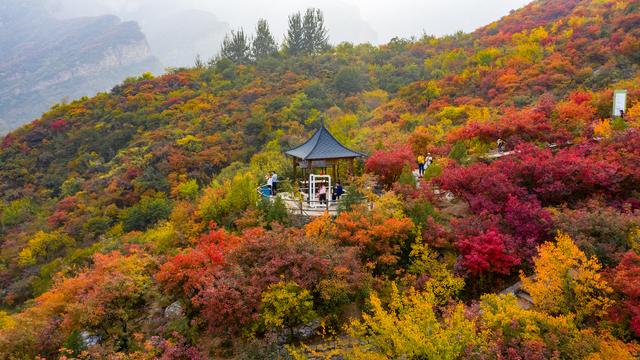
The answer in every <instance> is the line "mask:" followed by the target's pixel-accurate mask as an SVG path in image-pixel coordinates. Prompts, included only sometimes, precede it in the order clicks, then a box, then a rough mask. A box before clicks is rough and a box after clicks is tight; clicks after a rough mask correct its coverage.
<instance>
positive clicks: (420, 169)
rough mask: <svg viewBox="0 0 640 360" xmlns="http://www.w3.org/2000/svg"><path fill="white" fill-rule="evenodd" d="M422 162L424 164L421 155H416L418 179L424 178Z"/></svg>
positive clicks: (423, 158)
mask: <svg viewBox="0 0 640 360" xmlns="http://www.w3.org/2000/svg"><path fill="white" fill-rule="evenodd" d="M424 162H425V157H424V156H422V155H418V176H419V177H422V176H424Z"/></svg>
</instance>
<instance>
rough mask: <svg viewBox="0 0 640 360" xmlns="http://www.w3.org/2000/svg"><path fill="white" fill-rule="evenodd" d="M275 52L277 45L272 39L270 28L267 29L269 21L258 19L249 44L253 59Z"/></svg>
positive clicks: (276, 51)
mask: <svg viewBox="0 0 640 360" xmlns="http://www.w3.org/2000/svg"><path fill="white" fill-rule="evenodd" d="M277 53H278V46H277V45H276V41H275V40H274V39H273V35H271V30H269V23H267V20H265V19H260V20H258V25H257V26H256V37H255V38H254V39H253V43H252V44H251V55H252V56H253V58H254V59H255V60H260V59H264V58H267V57H270V56H274V55H275V54H277Z"/></svg>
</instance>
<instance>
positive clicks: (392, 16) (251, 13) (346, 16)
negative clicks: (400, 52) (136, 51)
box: [50, 0, 527, 65]
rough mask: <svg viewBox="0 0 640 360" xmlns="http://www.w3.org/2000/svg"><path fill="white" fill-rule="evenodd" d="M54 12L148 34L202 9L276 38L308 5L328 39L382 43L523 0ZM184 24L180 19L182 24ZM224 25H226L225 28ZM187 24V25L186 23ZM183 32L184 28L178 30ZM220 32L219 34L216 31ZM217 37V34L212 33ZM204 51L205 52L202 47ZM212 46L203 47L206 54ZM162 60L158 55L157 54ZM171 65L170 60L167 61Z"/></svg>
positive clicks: (465, 23) (68, 5)
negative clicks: (128, 23)
mask: <svg viewBox="0 0 640 360" xmlns="http://www.w3.org/2000/svg"><path fill="white" fill-rule="evenodd" d="M50 1H51V2H52V3H54V2H55V7H56V9H57V11H58V14H59V15H60V16H79V15H100V14H105V13H112V14H115V15H118V16H120V17H121V18H123V19H126V20H135V21H138V22H139V23H140V24H141V26H142V29H143V31H144V32H145V33H147V32H148V33H147V36H148V37H149V38H150V43H151V46H152V48H153V47H155V45H154V42H155V41H154V39H153V37H154V35H153V34H154V33H157V29H158V28H162V27H165V28H169V27H170V26H171V25H170V22H169V23H167V22H166V21H165V20H166V19H170V18H172V17H173V18H175V16H178V15H176V14H180V16H183V17H182V19H185V17H184V16H186V14H185V13H184V12H185V11H186V10H192V9H196V10H201V11H206V12H208V13H210V14H211V16H215V18H216V19H217V20H218V21H219V22H220V23H216V26H214V27H215V29H216V31H217V32H225V31H227V30H228V29H230V28H234V29H235V28H239V27H243V28H244V29H245V30H253V28H254V27H255V23H256V21H257V19H259V18H265V19H267V20H268V21H269V23H270V25H271V28H272V31H273V33H274V34H275V35H276V36H277V37H278V38H279V40H281V39H282V37H283V35H284V33H285V32H286V26H287V15H288V14H290V13H292V12H295V11H302V10H304V9H306V8H308V7H316V8H320V9H322V10H323V11H324V13H325V18H326V22H327V27H328V29H329V35H330V38H331V42H333V43H339V42H342V41H350V42H354V43H361V42H370V43H373V44H381V43H386V42H388V41H389V40H390V39H392V38H394V37H407V38H408V37H411V36H420V35H422V34H423V33H427V34H431V35H445V34H451V33H454V32H456V31H459V30H462V31H473V30H475V29H476V28H477V27H479V26H482V25H483V24H486V23H488V22H491V21H494V20H497V19H499V18H501V17H502V16H504V15H507V14H508V13H509V11H510V10H512V9H516V8H519V7H521V6H522V5H524V4H526V3H527V1H526V0H452V1H439V0H397V1H389V0H323V1H317V0H316V1H312V0H295V1H294V0H273V1H259V0H236V1H221V0H184V1H177V0H129V1H127V0H50ZM192 14H193V17H191V18H189V17H188V16H187V17H186V18H189V19H194V23H201V16H202V13H201V12H199V13H192ZM182 24H185V23H182ZM225 25H227V26H228V28H225ZM190 26H191V25H190ZM182 30H183V32H185V33H188V32H189V28H183V29H182ZM222 35H223V34H222ZM216 36H218V37H220V36H221V35H220V34H216ZM206 50H208V51H206ZM217 50H218V46H217V44H216V46H213V47H212V48H211V49H203V50H202V55H203V56H205V57H207V56H209V55H212V54H213V53H215V52H217ZM160 57H161V58H162V55H161V54H160ZM167 65H176V64H167Z"/></svg>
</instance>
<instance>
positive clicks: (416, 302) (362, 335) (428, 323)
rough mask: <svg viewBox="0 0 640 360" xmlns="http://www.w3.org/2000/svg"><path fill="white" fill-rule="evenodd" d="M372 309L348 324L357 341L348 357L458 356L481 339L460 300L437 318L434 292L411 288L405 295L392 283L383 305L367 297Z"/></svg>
mask: <svg viewBox="0 0 640 360" xmlns="http://www.w3.org/2000/svg"><path fill="white" fill-rule="evenodd" d="M370 302H371V312H370V313H365V314H363V315H362V320H354V321H353V322H352V323H351V324H350V325H349V328H348V332H349V335H351V336H353V337H354V338H356V339H359V340H360V341H356V342H355V345H354V347H353V348H352V350H351V351H349V352H348V353H347V355H348V357H347V358H353V359H371V360H374V359H434V360H435V359H451V360H453V359H459V358H464V357H465V355H469V354H467V353H466V351H467V350H470V349H471V348H473V347H474V345H476V344H479V343H481V342H482V341H483V339H482V336H481V334H477V333H476V324H475V322H474V321H469V320H468V319H467V318H465V310H464V306H463V305H462V304H458V305H455V306H454V307H453V308H452V309H451V310H449V311H447V312H446V314H445V316H444V319H442V320H440V319H438V317H437V316H436V313H435V311H434V305H435V300H434V297H433V294H430V293H428V292H417V291H414V290H413V289H411V290H410V291H409V293H408V294H407V295H403V294H401V293H400V292H399V291H398V288H397V287H396V285H395V283H392V289H391V301H390V302H389V306H388V309H385V308H384V307H383V305H382V302H381V301H380V298H379V297H378V296H377V295H376V294H372V295H371V297H370Z"/></svg>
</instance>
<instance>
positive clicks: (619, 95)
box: [613, 90, 627, 117]
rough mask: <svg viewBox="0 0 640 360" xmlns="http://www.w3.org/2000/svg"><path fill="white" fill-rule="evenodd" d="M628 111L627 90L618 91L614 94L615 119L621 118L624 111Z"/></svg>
mask: <svg viewBox="0 0 640 360" xmlns="http://www.w3.org/2000/svg"><path fill="white" fill-rule="evenodd" d="M626 110H627V90H616V91H614V92H613V117H616V116H620V115H621V112H622V111H626Z"/></svg>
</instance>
